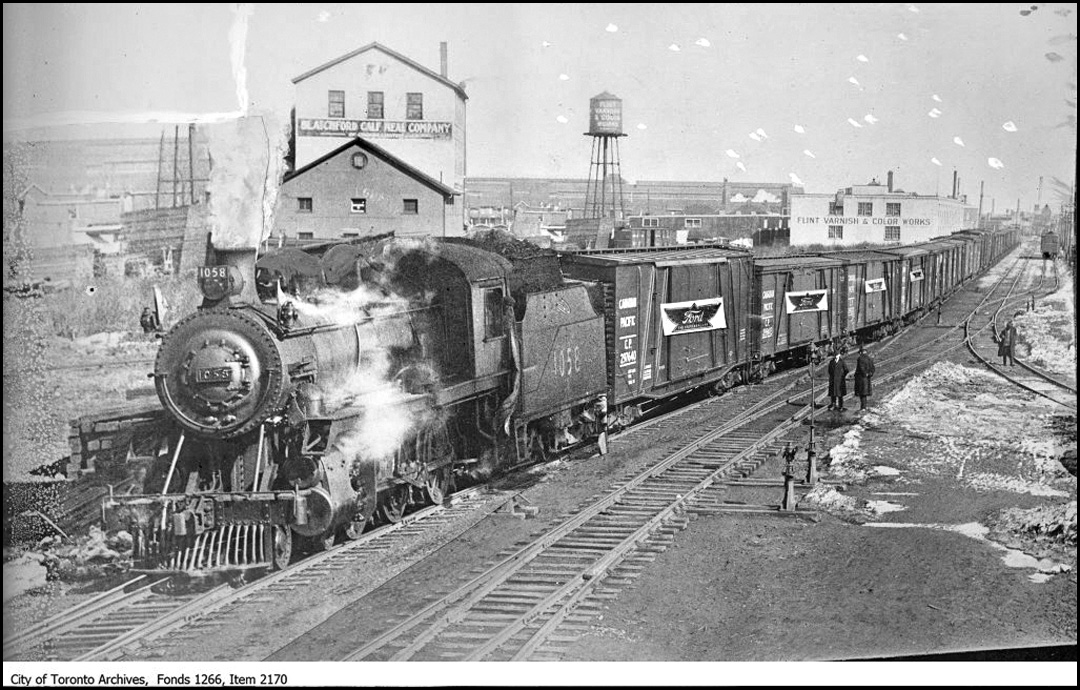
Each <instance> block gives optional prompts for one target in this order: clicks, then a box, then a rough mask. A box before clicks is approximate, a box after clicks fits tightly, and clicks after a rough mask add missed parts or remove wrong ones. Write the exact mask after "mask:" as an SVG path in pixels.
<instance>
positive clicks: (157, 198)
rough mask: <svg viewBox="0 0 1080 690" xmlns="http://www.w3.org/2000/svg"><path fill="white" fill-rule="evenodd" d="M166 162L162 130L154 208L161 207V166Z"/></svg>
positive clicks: (162, 132) (163, 131) (163, 132)
mask: <svg viewBox="0 0 1080 690" xmlns="http://www.w3.org/2000/svg"><path fill="white" fill-rule="evenodd" d="M164 162H165V130H161V142H160V143H159V144H158V158H157V193H156V194H154V209H155V210H156V209H159V208H161V166H162V165H163V164H164Z"/></svg>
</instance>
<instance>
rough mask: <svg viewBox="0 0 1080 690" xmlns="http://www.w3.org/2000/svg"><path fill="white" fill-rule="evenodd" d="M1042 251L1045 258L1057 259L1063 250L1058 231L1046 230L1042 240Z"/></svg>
mask: <svg viewBox="0 0 1080 690" xmlns="http://www.w3.org/2000/svg"><path fill="white" fill-rule="evenodd" d="M1039 247H1040V251H1042V255H1043V258H1044V259H1056V258H1057V255H1058V252H1059V251H1060V250H1061V242H1060V239H1059V238H1058V235H1057V233H1056V232H1053V231H1050V232H1044V233H1043V236H1042V240H1041V242H1040V245H1039Z"/></svg>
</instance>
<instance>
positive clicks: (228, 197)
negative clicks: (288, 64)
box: [206, 115, 288, 248]
mask: <svg viewBox="0 0 1080 690" xmlns="http://www.w3.org/2000/svg"><path fill="white" fill-rule="evenodd" d="M206 131H207V136H208V139H209V142H210V155H211V156H212V157H213V160H214V166H213V168H212V169H211V171H210V183H209V185H208V190H209V192H210V227H211V233H212V235H213V242H214V246H215V247H227V248H238V247H255V246H257V245H258V243H259V242H261V241H262V239H263V238H265V237H268V236H269V234H270V228H271V227H272V225H273V213H274V204H275V202H276V201H277V193H278V189H279V186H280V183H281V177H282V175H283V174H284V171H285V150H286V148H287V146H288V139H287V134H286V131H285V128H284V126H283V124H282V123H279V122H277V121H276V120H274V119H272V118H271V116H270V115H256V116H253V117H243V118H240V119H237V120H234V121H232V122H226V123H221V124H218V125H215V126H213V127H208V128H207V130H206Z"/></svg>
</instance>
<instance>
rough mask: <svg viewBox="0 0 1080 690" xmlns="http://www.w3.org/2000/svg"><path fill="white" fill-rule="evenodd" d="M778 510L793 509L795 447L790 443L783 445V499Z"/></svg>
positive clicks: (786, 510)
mask: <svg viewBox="0 0 1080 690" xmlns="http://www.w3.org/2000/svg"><path fill="white" fill-rule="evenodd" d="M780 510H782V511H785V512H791V511H793V510H795V449H794V448H792V446H791V444H790V443H788V444H787V445H786V446H784V499H783V501H782V502H781V503H780Z"/></svg>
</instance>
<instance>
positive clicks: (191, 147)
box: [187, 122, 195, 206]
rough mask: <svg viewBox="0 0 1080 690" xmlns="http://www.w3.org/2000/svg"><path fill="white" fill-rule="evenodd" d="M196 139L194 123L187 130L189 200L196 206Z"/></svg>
mask: <svg viewBox="0 0 1080 690" xmlns="http://www.w3.org/2000/svg"><path fill="white" fill-rule="evenodd" d="M194 138H195V123H194V122H192V123H191V124H189V125H188V130H187V159H188V185H189V186H190V187H189V188H190V194H189V199H190V200H191V205H192V206H194V205H195V144H194V143H193V142H192V139H194Z"/></svg>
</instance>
